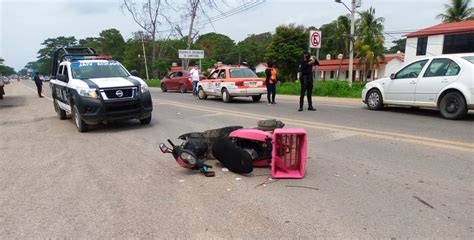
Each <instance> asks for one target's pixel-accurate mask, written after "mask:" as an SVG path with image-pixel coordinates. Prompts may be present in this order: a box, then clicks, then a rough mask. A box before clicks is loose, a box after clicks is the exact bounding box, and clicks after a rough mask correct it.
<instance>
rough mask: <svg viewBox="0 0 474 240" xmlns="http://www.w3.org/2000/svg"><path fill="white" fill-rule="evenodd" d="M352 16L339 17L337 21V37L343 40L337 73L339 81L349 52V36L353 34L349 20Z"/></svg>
mask: <svg viewBox="0 0 474 240" xmlns="http://www.w3.org/2000/svg"><path fill="white" fill-rule="evenodd" d="M349 17H350V16H348V15H345V16H339V17H338V18H337V20H336V23H337V25H336V26H337V30H336V31H337V35H338V36H339V37H340V38H341V41H342V55H343V56H342V58H341V61H340V62H339V70H338V71H337V79H339V76H340V75H341V69H342V62H343V60H344V56H345V55H346V53H347V52H348V50H349V36H350V32H351V20H350V19H349Z"/></svg>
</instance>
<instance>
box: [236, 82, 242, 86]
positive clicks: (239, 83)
mask: <svg viewBox="0 0 474 240" xmlns="http://www.w3.org/2000/svg"><path fill="white" fill-rule="evenodd" d="M243 85H244V82H235V86H237V87H241V86H243Z"/></svg>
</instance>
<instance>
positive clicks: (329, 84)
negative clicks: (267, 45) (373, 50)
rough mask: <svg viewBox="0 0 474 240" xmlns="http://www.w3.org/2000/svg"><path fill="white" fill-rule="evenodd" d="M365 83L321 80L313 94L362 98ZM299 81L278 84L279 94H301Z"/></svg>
mask: <svg viewBox="0 0 474 240" xmlns="http://www.w3.org/2000/svg"><path fill="white" fill-rule="evenodd" d="M145 82H146V84H148V86H149V87H160V80H159V79H150V80H149V81H145ZM364 85H365V83H352V88H351V87H349V84H348V83H347V82H346V81H338V80H328V81H324V82H322V81H319V82H316V83H315V84H314V87H313V95H314V96H325V97H345V98H360V93H361V92H362V88H364ZM300 87H301V86H300V83H299V82H287V83H281V84H278V85H277V93H278V94H286V95H300Z"/></svg>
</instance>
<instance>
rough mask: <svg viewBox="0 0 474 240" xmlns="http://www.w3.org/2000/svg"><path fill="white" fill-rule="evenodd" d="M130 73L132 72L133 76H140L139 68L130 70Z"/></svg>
mask: <svg viewBox="0 0 474 240" xmlns="http://www.w3.org/2000/svg"><path fill="white" fill-rule="evenodd" d="M130 74H132V76H135V77H138V71H137V70H132V71H130Z"/></svg>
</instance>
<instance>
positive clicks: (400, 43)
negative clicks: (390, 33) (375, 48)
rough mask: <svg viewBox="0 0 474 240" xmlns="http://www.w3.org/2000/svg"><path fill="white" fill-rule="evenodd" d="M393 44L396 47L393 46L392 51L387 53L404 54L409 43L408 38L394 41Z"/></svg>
mask: <svg viewBox="0 0 474 240" xmlns="http://www.w3.org/2000/svg"><path fill="white" fill-rule="evenodd" d="M392 43H393V44H395V45H394V46H392V47H391V48H390V49H387V50H386V51H385V53H397V52H398V51H400V52H403V53H404V52H405V47H406V43H407V39H406V38H404V39H398V40H395V41H392Z"/></svg>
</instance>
